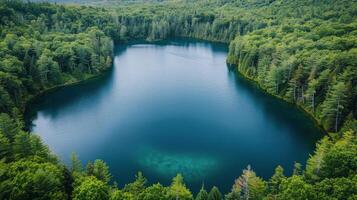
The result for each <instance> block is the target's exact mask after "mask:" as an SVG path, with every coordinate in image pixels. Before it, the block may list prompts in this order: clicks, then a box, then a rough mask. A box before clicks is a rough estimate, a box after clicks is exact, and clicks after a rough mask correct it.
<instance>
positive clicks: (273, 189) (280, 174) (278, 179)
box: [268, 165, 286, 195]
mask: <svg viewBox="0 0 357 200" xmlns="http://www.w3.org/2000/svg"><path fill="white" fill-rule="evenodd" d="M284 179H286V177H285V175H284V169H283V168H282V167H281V166H280V165H279V166H277V167H276V168H275V173H274V175H273V176H272V177H271V178H270V180H269V182H268V185H269V192H270V193H271V194H273V195H276V194H278V193H279V192H280V185H281V183H282V182H283V180H284Z"/></svg>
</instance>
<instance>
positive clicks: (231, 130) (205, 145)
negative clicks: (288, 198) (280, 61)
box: [29, 40, 321, 192]
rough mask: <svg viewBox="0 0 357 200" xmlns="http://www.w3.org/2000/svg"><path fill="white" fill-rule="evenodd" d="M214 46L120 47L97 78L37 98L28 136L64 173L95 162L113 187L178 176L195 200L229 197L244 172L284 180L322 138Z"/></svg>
mask: <svg viewBox="0 0 357 200" xmlns="http://www.w3.org/2000/svg"><path fill="white" fill-rule="evenodd" d="M226 56H227V48H226V46H224V45H221V44H213V43H206V42H199V41H189V40H174V41H170V42H166V43H161V44H136V45H127V46H123V45H122V46H118V47H117V48H116V56H115V60H114V68H113V70H112V71H110V72H108V73H107V74H105V75H104V76H103V77H101V78H98V79H95V80H91V81H88V82H85V83H83V84H80V85H75V86H71V87H66V88H62V89H59V90H57V91H55V92H51V93H49V94H47V95H45V96H44V97H42V98H40V99H39V100H38V102H37V103H36V104H35V105H34V106H33V107H32V110H31V111H30V113H31V114H30V116H29V119H30V120H32V123H33V127H32V130H33V131H34V132H35V133H37V134H39V135H40V136H41V137H42V138H43V140H44V141H45V142H46V143H47V144H48V145H49V147H50V148H51V149H52V150H53V151H54V152H55V153H56V154H57V155H59V157H60V158H61V159H62V160H63V161H64V162H65V163H66V164H68V163H69V162H70V161H69V160H70V159H69V158H70V154H71V153H72V152H76V153H77V154H78V155H79V158H80V159H81V160H82V161H83V162H87V161H88V160H94V159H96V158H100V159H103V160H104V161H106V162H107V163H108V165H109V167H110V170H111V173H112V175H113V180H115V181H116V182H118V184H119V185H120V186H123V185H124V184H125V183H128V182H130V181H132V180H133V179H134V175H135V173H136V172H137V171H142V172H143V174H144V176H146V177H147V178H148V180H149V182H150V183H156V182H158V181H160V182H161V183H163V184H169V183H170V180H171V179H172V177H173V176H175V174H177V173H182V174H183V175H184V178H185V181H186V184H187V185H188V186H189V187H190V188H191V189H192V190H193V191H195V192H196V191H197V190H198V189H199V188H200V187H201V185H202V183H204V185H205V186H206V187H211V186H212V185H217V186H219V188H220V189H221V190H222V191H224V192H227V191H228V190H229V189H230V188H231V185H232V184H233V181H234V179H235V178H236V177H238V176H239V175H240V174H241V172H242V169H243V168H245V167H246V166H247V165H251V166H252V168H253V169H254V170H255V171H256V173H257V175H259V176H262V177H264V178H268V177H270V176H271V175H272V174H273V171H274V168H275V167H276V166H277V165H278V164H280V165H282V166H283V167H284V168H285V170H286V173H287V174H290V173H291V171H292V167H293V165H294V161H298V162H301V163H303V164H304V163H305V161H306V159H307V158H308V155H309V153H312V152H313V149H314V145H315V142H316V141H317V139H318V138H319V137H321V132H320V130H319V129H318V128H316V127H315V126H314V124H313V122H312V121H310V120H309V119H308V118H307V117H306V116H305V114H304V113H302V112H301V111H299V110H298V109H297V108H295V107H294V106H293V105H290V104H287V103H285V102H283V101H281V100H278V99H276V98H274V97H271V96H269V95H266V94H264V93H263V92H262V91H260V90H259V89H257V88H256V87H255V86H253V85H252V84H251V83H249V82H248V81H246V80H244V79H243V78H242V77H240V76H237V75H236V73H235V72H234V71H232V70H231V69H229V67H227V66H226V63H225V59H226Z"/></svg>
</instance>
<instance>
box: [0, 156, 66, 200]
mask: <svg viewBox="0 0 357 200" xmlns="http://www.w3.org/2000/svg"><path fill="white" fill-rule="evenodd" d="M1 167H5V170H4V169H3V168H1ZM0 171H2V175H1V177H0V180H1V181H0V198H1V199H9V200H12V199H13V200H15V199H40V200H45V199H66V198H67V194H66V193H65V189H64V182H63V181H64V177H63V170H62V169H61V167H59V166H57V165H55V164H52V163H48V162H38V161H35V160H21V161H16V162H13V163H11V164H7V165H5V166H4V165H2V166H1V164H0ZM3 173H4V174H3Z"/></svg>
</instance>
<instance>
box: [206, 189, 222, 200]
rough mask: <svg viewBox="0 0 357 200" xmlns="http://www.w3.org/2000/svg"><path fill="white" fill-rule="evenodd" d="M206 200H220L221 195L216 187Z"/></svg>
mask: <svg viewBox="0 0 357 200" xmlns="http://www.w3.org/2000/svg"><path fill="white" fill-rule="evenodd" d="M208 200H222V194H221V192H220V191H219V190H218V188H217V187H216V186H214V187H212V189H211V191H210V192H209V194H208Z"/></svg>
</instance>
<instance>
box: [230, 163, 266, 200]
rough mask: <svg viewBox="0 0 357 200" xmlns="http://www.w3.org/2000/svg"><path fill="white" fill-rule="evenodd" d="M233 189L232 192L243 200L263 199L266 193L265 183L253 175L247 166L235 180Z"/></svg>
mask: <svg viewBox="0 0 357 200" xmlns="http://www.w3.org/2000/svg"><path fill="white" fill-rule="evenodd" d="M233 188H234V192H239V193H240V196H241V197H242V199H244V200H249V199H263V197H264V195H265V192H266V184H265V182H264V181H263V180H262V179H261V178H259V177H257V176H256V175H255V172H254V171H253V170H252V169H251V168H250V166H249V165H248V167H247V169H244V170H243V174H242V175H241V176H240V177H239V178H238V179H236V181H235V183H234V186H233ZM232 195H233V194H232ZM234 195H236V194H234Z"/></svg>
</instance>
